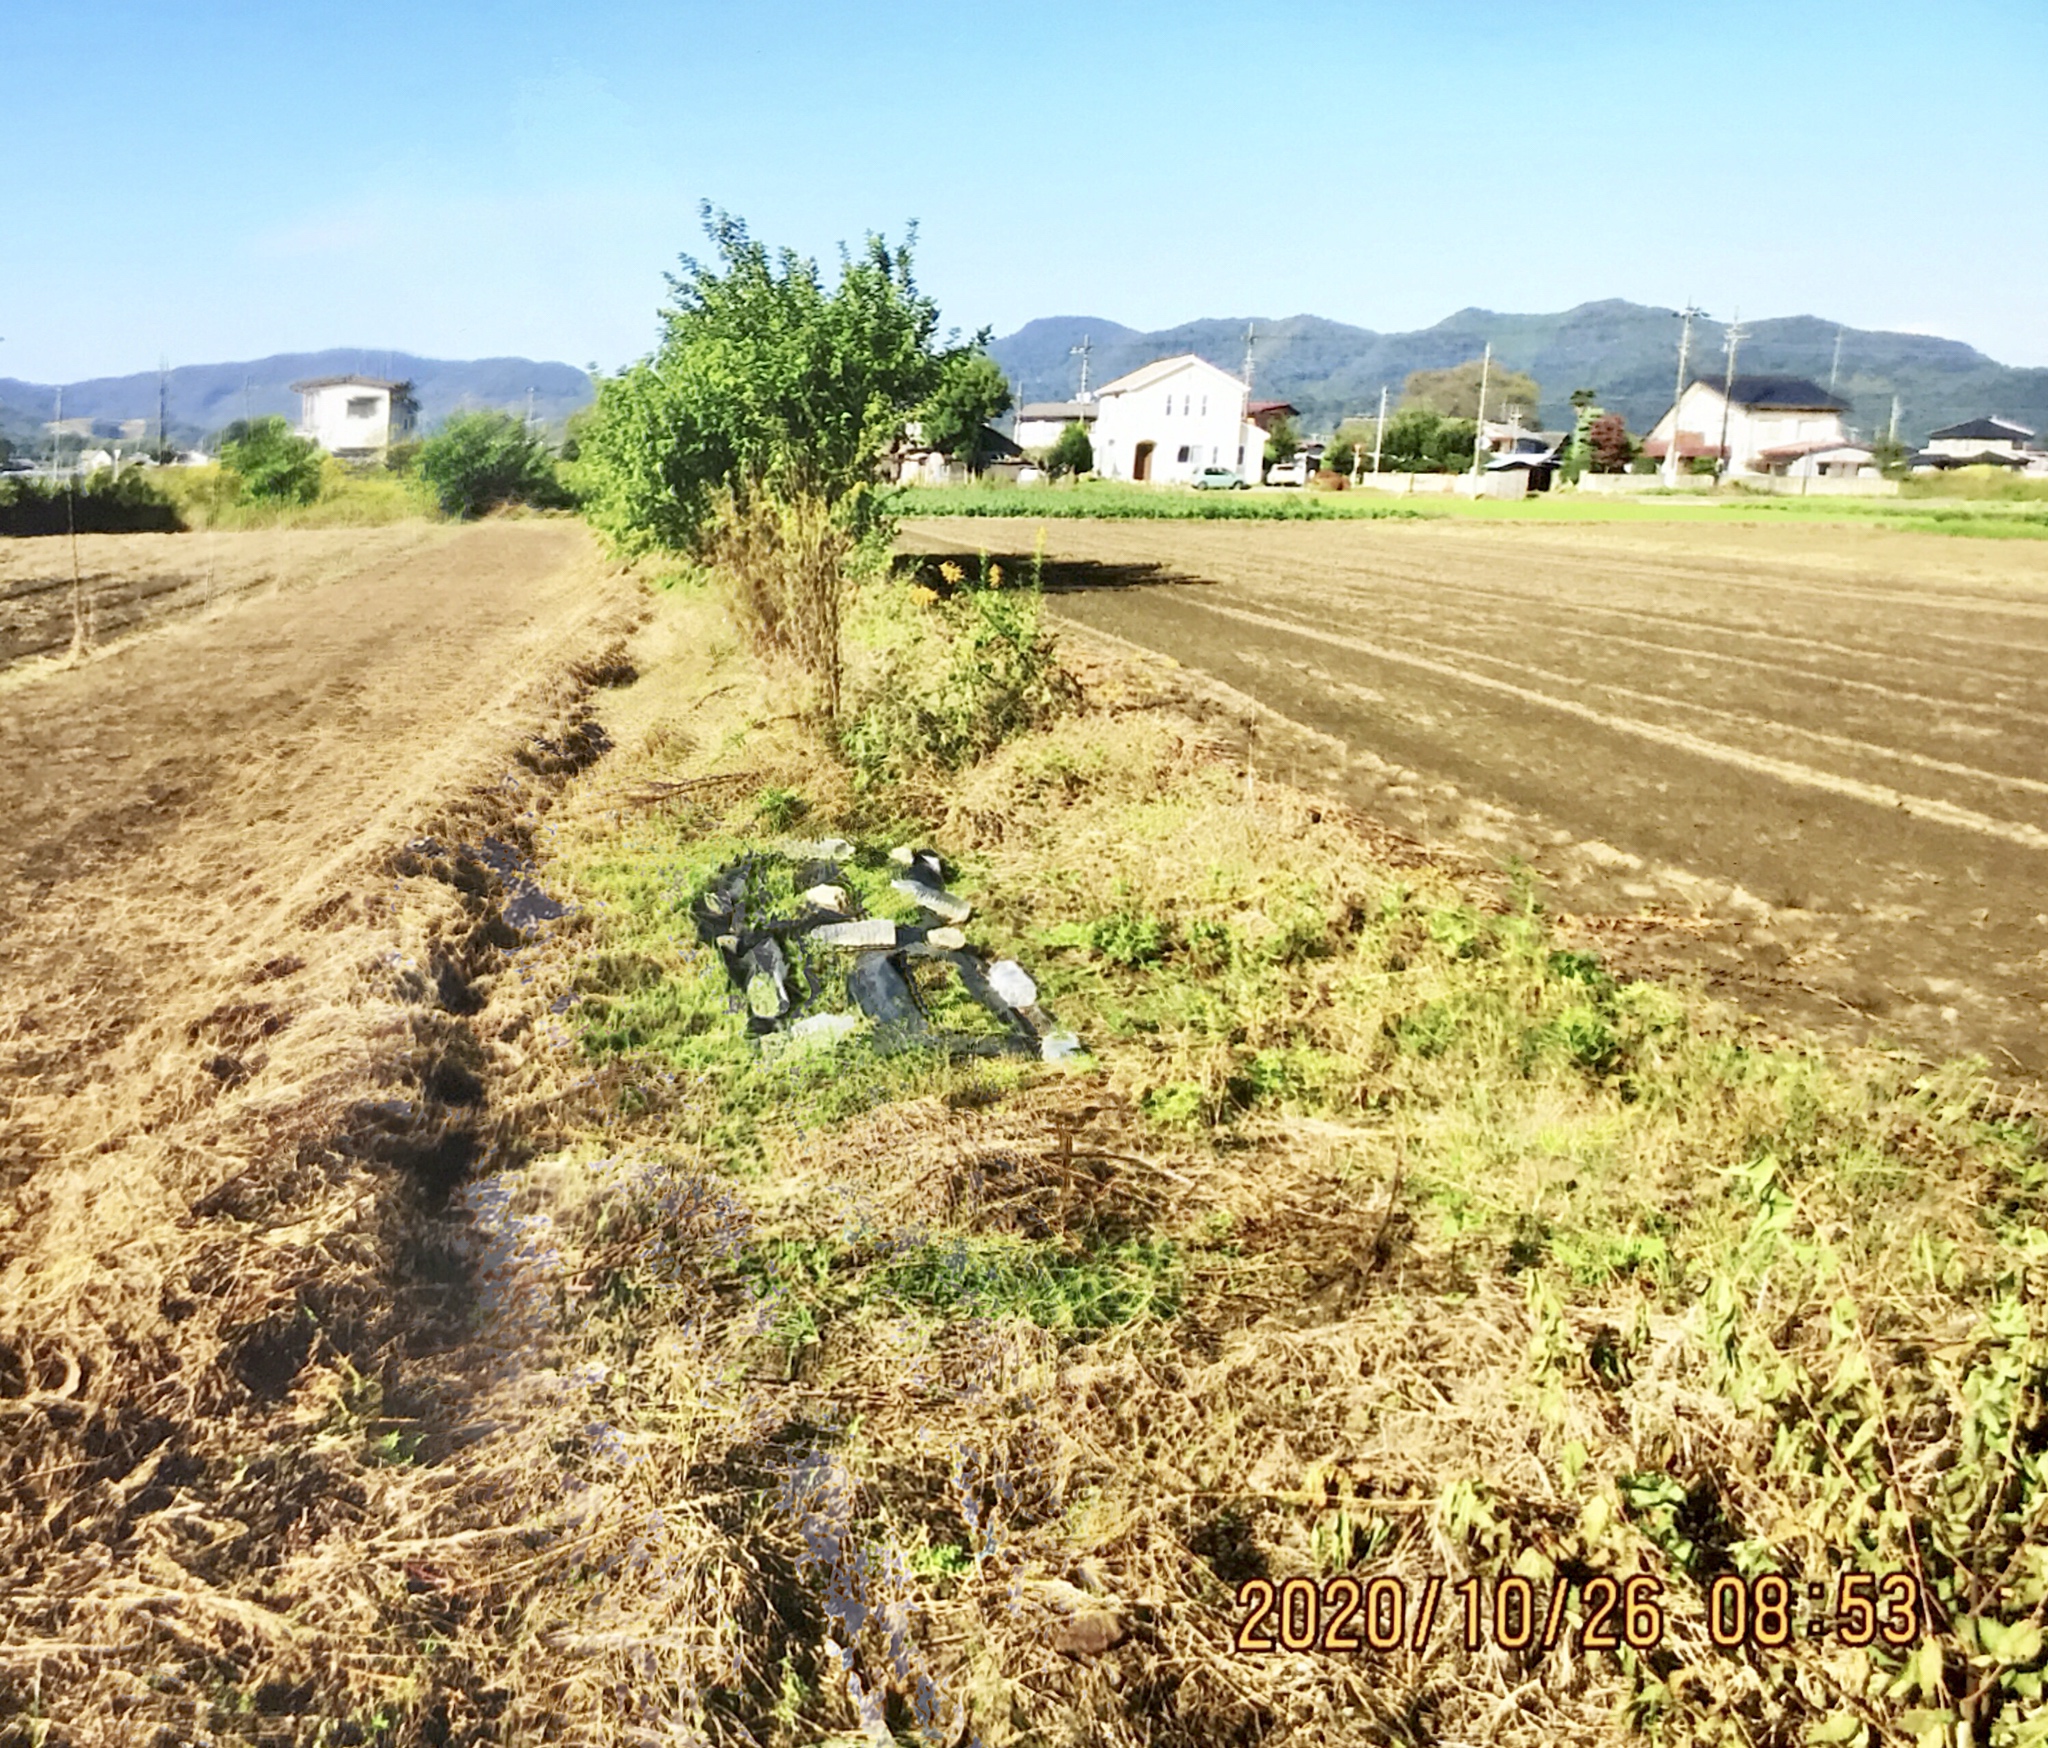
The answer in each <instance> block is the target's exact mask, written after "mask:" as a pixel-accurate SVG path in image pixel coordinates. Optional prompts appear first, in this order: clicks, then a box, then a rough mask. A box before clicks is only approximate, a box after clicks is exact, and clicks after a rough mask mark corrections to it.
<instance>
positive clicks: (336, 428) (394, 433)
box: [292, 376, 414, 460]
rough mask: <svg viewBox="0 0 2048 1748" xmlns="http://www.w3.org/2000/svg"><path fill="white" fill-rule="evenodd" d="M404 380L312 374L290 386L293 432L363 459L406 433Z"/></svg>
mask: <svg viewBox="0 0 2048 1748" xmlns="http://www.w3.org/2000/svg"><path fill="white" fill-rule="evenodd" d="M409 387H410V385H409V384H407V383H402V382H386V381H385V380H384V379H383V378H382V377H378V376H315V377H309V378H308V379H307V380H306V381H304V382H295V383H293V384H292V393H294V394H295V395H297V396H298V397H299V435H300V436H301V437H310V438H312V439H313V441H314V442H315V443H317V444H319V445H320V447H321V448H322V449H324V450H326V451H327V452H328V454H330V455H339V456H342V457H344V458H345V459H349V460H367V459H369V458H370V457H371V456H376V455H381V454H383V453H384V451H385V450H386V449H388V448H390V447H391V445H392V444H394V443H396V442H398V441H399V440H400V439H401V438H403V437H407V436H409V435H411V432H412V427H413V411H414V409H413V404H412V399H411V396H410V395H409V394H405V393H401V392H399V391H401V390H405V389H408V388H409Z"/></svg>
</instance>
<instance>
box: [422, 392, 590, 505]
mask: <svg viewBox="0 0 2048 1748" xmlns="http://www.w3.org/2000/svg"><path fill="white" fill-rule="evenodd" d="M419 473H420V478H422V479H423V480H425V481H426V482H427V484H428V485H430V486H432V487H433V489H434V496H435V498H436V499H438V500H439V502H440V505H441V510H442V513H443V514H444V515H448V516H480V515H482V514H483V513H484V512H485V511H486V510H491V509H495V508H497V507H498V506H499V505H501V504H536V505H543V506H545V505H551V504H560V503H562V502H564V501H565V495H564V493H563V491H562V485H561V481H560V480H559V479H557V478H556V476H555V458H554V456H553V455H552V454H550V453H549V451H548V446H547V445H546V444H545V443H543V442H542V441H541V440H540V438H539V437H537V436H535V435H534V433H533V432H531V431H530V430H528V429H527V427H526V422H525V421H524V420H523V419H520V418H518V417H516V416H515V415H513V414H511V413H457V414H456V415H455V416H454V417H453V418H451V419H450V420H448V422H447V423H446V424H444V425H443V426H442V427H441V429H440V430H439V431H437V432H435V433H434V435H433V436H431V437H429V438H428V439H427V441H426V442H425V443H424V444H423V445H421V448H420V455H419Z"/></svg>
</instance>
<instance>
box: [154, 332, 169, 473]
mask: <svg viewBox="0 0 2048 1748" xmlns="http://www.w3.org/2000/svg"><path fill="white" fill-rule="evenodd" d="M170 404H171V361H170V360H169V359H168V358H166V357H164V356H163V355H162V354H161V353H159V354H158V355H157V361H156V459H157V465H158V466H159V467H161V466H162V465H163V464H164V463H165V462H166V461H167V460H169V459H170V453H171V440H170V438H169V437H168V436H167V435H166V434H165V433H166V431H167V429H168V425H167V423H166V416H165V415H166V411H167V409H168V408H169V406H170Z"/></svg>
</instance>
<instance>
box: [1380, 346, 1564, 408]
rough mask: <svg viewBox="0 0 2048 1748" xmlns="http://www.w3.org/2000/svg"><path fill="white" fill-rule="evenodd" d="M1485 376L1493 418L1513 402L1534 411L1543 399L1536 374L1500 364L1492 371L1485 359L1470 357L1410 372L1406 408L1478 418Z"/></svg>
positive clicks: (1405, 389)
mask: <svg viewBox="0 0 2048 1748" xmlns="http://www.w3.org/2000/svg"><path fill="white" fill-rule="evenodd" d="M1482 375H1485V377H1486V410H1487V412H1488V414H1489V415H1490V416H1491V417H1493V418H1496V419H1497V418H1499V417H1500V416H1501V411H1502V409H1503V408H1505V407H1508V406H1510V405H1515V406H1520V407H1522V408H1523V409H1524V410H1525V411H1533V409H1534V408H1535V406H1536V404H1537V403H1538V401H1539V400H1541V398H1542V393H1541V391H1540V390H1539V389H1538V388H1537V386H1536V379H1535V378H1534V377H1533V376H1529V375H1526V374H1525V373H1524V372H1522V371H1519V370H1508V369H1505V368H1504V367H1502V366H1501V365H1499V364H1495V365H1494V366H1493V367H1492V369H1491V371H1490V372H1489V371H1488V370H1487V368H1486V362H1485V360H1484V359H1480V358H1468V359H1466V360H1465V362H1464V363H1463V364H1453V365H1452V366H1451V367H1450V368H1449V369H1448V370H1414V371H1410V372H1409V373H1408V381H1407V383H1406V384H1405V385H1404V386H1403V388H1402V390H1401V407H1402V410H1403V411H1406V410H1408V409H1409V408H1412V407H1426V408H1428V410H1429V411H1430V412H1432V413H1436V414H1438V415H1440V416H1441V417H1443V418H1446V419H1469V420H1473V421H1476V420H1477V419H1478V417H1479V382H1480V377H1481V376H1482Z"/></svg>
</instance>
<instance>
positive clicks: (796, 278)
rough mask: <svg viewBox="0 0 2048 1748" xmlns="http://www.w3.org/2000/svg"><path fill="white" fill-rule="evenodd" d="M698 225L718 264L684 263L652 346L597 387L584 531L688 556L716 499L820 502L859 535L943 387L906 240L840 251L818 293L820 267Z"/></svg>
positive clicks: (721, 225)
mask: <svg viewBox="0 0 2048 1748" xmlns="http://www.w3.org/2000/svg"><path fill="white" fill-rule="evenodd" d="M702 213H703V219H704V229H705V233H706V235H707V236H708V237H709V238H710V240H711V243H712V245H713V248H714V250H715V252H716V261H715V262H712V263H706V262H701V261H697V260H694V259H692V258H691V257H689V256H684V257H683V260H682V265H683V272H682V273H681V274H679V275H677V274H671V275H670V276H669V289H670V292H671V294H672V299H671V302H670V304H669V306H668V308H667V309H666V310H664V312H663V315H662V324H663V334H662V341H661V345H660V346H659V347H658V348H657V349H656V350H655V352H654V353H653V354H652V355H650V356H649V357H647V358H645V359H643V360H642V361H641V362H639V363H638V364H635V365H633V366H632V367H631V368H630V369H628V370H625V371H623V372H621V373H620V374H619V375H617V376H614V377H611V378H608V379H607V380H605V381H604V382H601V383H600V384H599V385H598V395H597V403H596V406H595V408H594V410H593V411H592V414H591V417H590V421H589V423H588V426H587V427H586V428H585V429H584V431H583V432H582V434H581V444H580V466H581V470H582V482H583V485H584V489H585V491H586V494H587V495H586V499H585V507H586V512H587V514H588V515H589V517H590V520H591V521H592V523H593V524H594V525H595V526H596V527H597V528H598V530H599V531H600V532H601V533H603V534H604V535H605V536H606V537H607V539H608V540H609V541H610V542H611V543H612V545H613V546H614V547H615V548H617V549H619V550H621V551H626V552H637V551H644V550H646V549H648V548H650V547H668V548H687V547H693V546H695V545H696V544H697V542H698V540H699V537H700V536H701V535H702V534H703V532H704V530H705V529H706V527H707V525H708V523H709V521H710V519H711V516H712V513H713V509H714V506H715V504H716V503H717V502H718V501H719V499H720V494H721V493H725V494H729V495H730V500H731V501H732V502H734V503H742V502H744V500H746V499H748V498H750V497H753V496H756V495H759V494H762V493H767V494H771V495H773V496H775V497H778V498H781V499H784V500H794V499H796V498H799V497H810V496H815V497H817V498H820V499H822V500H823V501H824V502H825V503H826V504H827V505H828V506H829V507H830V508H831V509H832V511H833V512H834V515H835V518H836V520H838V521H839V522H840V523H842V524H843V525H846V526H849V527H861V526H865V525H866V523H867V521H868V520H869V516H870V511H871V508H872V503H873V496H872V494H873V488H874V485H875V482H876V475H877V471H878V468H877V464H878V462H879V460H880V457H881V455H882V452H883V450H884V449H885V447H886V446H887V445H888V444H889V443H890V442H891V441H892V440H893V439H894V438H895V436H896V435H897V433H898V432H899V431H900V430H901V429H902V427H903V423H904V421H905V420H906V419H907V418H909V417H911V416H912V415H913V414H914V413H915V412H916V410H917V409H918V408H919V407H922V406H924V405H925V404H926V403H927V402H928V401H929V400H930V399H931V398H932V395H933V393H934V391H935V390H936V389H937V388H938V386H939V381H940V372H941V356H940V354H939V352H938V351H937V350H936V349H935V348H934V345H933V336H934V334H935V332H936V331H937V328H938V309H937V306H936V305H935V304H934V303H933V302H932V301H931V299H930V298H928V297H926V296H925V295H924V294H923V293H922V292H920V291H919V290H918V288H917V285H916V282H915V280H914V279H913V277H912V274H911V246H912V243H913V242H914V241H915V232H914V230H913V233H912V236H911V238H910V240H908V241H906V242H905V243H903V244H902V245H901V246H899V247H895V248H892V247H890V246H889V244H888V243H886V242H885V241H884V240H883V239H882V238H881V237H879V236H874V235H871V236H869V237H868V238H867V240H866V242H865V244H864V245H863V246H862V248H861V249H860V250H859V251H858V252H854V251H843V252H842V254H841V259H840V265H839V279H838V283H837V284H836V285H835V286H832V287H830V288H828V287H827V285H826V283H825V280H824V278H823V276H822V275H821V274H820V273H819V271H818V265H817V263H816V262H815V261H812V260H808V259H806V258H805V257H803V256H800V255H798V254H796V253H795V252H794V251H791V250H787V249H785V250H783V251H781V252H780V253H778V254H772V255H771V253H770V252H769V250H768V248H767V247H766V246H765V245H764V244H761V243H758V242H756V241H755V240H754V239H753V238H752V237H751V236H749V235H748V233H747V229H746V226H745V225H744V224H742V223H741V222H740V220H738V219H736V218H733V217H732V216H730V215H729V214H726V213H722V212H715V211H714V210H713V209H712V208H711V207H710V206H709V205H708V204H707V205H706V206H705V207H703V209H702Z"/></svg>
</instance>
